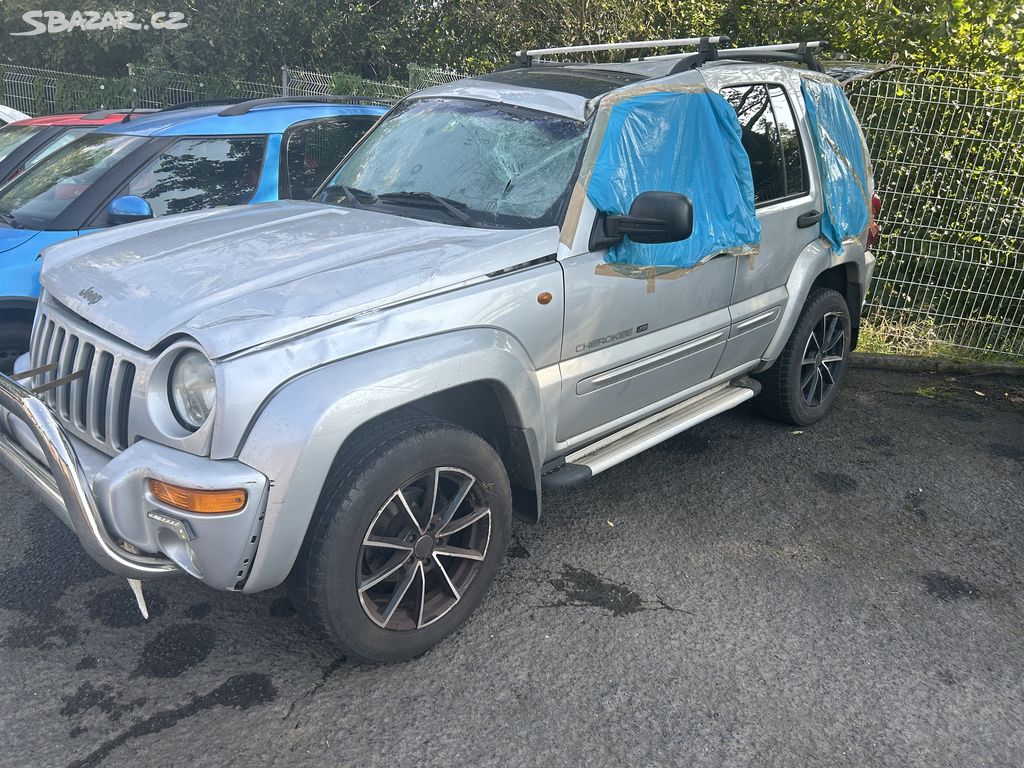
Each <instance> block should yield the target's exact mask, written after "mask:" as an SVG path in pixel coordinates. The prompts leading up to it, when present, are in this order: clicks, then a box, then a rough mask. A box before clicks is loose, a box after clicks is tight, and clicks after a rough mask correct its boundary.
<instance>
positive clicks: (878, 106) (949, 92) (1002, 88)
mask: <svg viewBox="0 0 1024 768" xmlns="http://www.w3.org/2000/svg"><path fill="white" fill-rule="evenodd" d="M847 92H848V93H849V95H850V100H851V102H852V104H853V106H854V109H855V110H856V111H857V113H858V115H859V117H860V119H861V122H862V125H863V127H864V132H865V135H866V137H867V141H868V145H869V146H870V149H871V154H872V157H873V158H874V163H875V182H876V188H877V192H878V195H879V196H880V197H881V198H882V203H883V208H882V215H881V217H880V224H881V228H882V238H881V240H880V242H879V244H878V246H877V247H876V255H877V257H878V266H877V269H876V273H875V282H874V287H873V288H872V291H871V295H870V296H869V298H868V307H867V311H868V315H867V317H868V320H869V323H870V325H871V328H872V329H873V331H874V333H875V334H876V337H877V340H878V341H879V342H880V346H881V348H883V349H891V350H895V351H905V352H910V353H926V354H940V355H950V354H953V355H956V354H968V355H973V356H978V355H981V356H987V355H992V356H997V357H1009V358H1024V229H1022V227H1024V81H1022V80H1021V79H1017V78H1011V77H1000V76H993V75H992V74H991V73H983V72H969V71H961V70H950V69H918V68H909V67H894V68H890V69H887V70H885V71H883V72H880V73H879V74H877V75H875V76H873V77H869V78H865V79H860V80H856V81H852V82H850V83H848V84H847Z"/></svg>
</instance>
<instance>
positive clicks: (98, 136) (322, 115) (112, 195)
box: [0, 97, 387, 372]
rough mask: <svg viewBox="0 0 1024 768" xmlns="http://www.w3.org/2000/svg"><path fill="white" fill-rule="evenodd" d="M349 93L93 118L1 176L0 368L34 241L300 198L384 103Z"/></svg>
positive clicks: (24, 309) (24, 299) (21, 345)
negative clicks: (108, 121)
mask: <svg viewBox="0 0 1024 768" xmlns="http://www.w3.org/2000/svg"><path fill="white" fill-rule="evenodd" d="M351 101H352V100H351V99H346V103H332V102H331V101H330V100H329V99H316V100H314V99H311V98H308V97H297V98H295V97H280V98H271V99H256V100H252V101H244V102H238V103H231V104H228V105H225V104H223V103H221V104H217V105H211V106H203V107H194V108H189V109H175V108H172V109H169V110H164V111H162V112H158V113H156V114H152V115H146V116H143V117H136V118H135V119H133V120H131V122H127V123H125V124H116V125H108V126H104V127H102V128H98V129H96V130H95V131H92V132H91V133H89V134H87V135H85V136H82V137H81V138H79V139H76V140H75V141H73V142H72V143H70V144H68V145H67V146H65V147H64V148H62V149H60V150H59V151H57V152H55V153H54V154H52V155H51V156H50V157H48V158H46V159H45V160H43V161H42V162H40V163H39V164H37V165H35V166H33V167H32V168H31V169H29V170H27V171H26V172H25V173H23V174H22V175H20V176H18V177H17V178H15V179H14V180H13V181H11V182H10V183H8V184H7V185H5V186H3V187H0V372H8V371H10V370H11V367H12V366H13V364H14V359H15V358H16V357H17V356H18V355H20V354H21V353H22V352H24V351H25V350H26V349H27V348H28V337H29V333H30V331H31V325H32V318H33V315H34V313H35V303H36V299H37V298H38V296H39V259H38V257H39V253H40V251H42V249H43V248H45V247H47V246H49V245H53V244H54V243H58V242H61V241H62V240H67V239H69V238H72V237H78V236H80V235H85V234H88V233H90V232H95V231H97V230H100V229H103V228H105V227H110V226H115V225H117V224H126V223H128V222H132V221H139V220H141V219H148V218H151V217H153V216H166V215H169V214H174V213H185V212H187V211H196V210H200V209H203V208H213V207H216V206H222V205H244V204H246V203H265V202H271V201H274V200H278V199H285V198H292V199H306V198H308V197H309V196H310V195H312V193H313V192H314V191H315V190H316V189H317V187H319V186H320V183H321V182H322V181H323V180H324V178H326V176H327V174H328V173H330V171H331V170H332V169H333V168H334V167H335V166H336V165H337V164H338V162H339V161H340V160H341V158H342V157H343V156H344V155H345V154H346V153H347V152H348V150H349V149H351V147H352V145H353V144H355V143H356V141H358V140H359V139H360V138H361V137H362V136H363V134H364V133H366V131H367V130H369V129H370V127H371V126H372V125H373V124H374V123H375V122H376V121H377V120H378V118H379V117H380V116H381V115H382V114H384V112H385V111H387V110H386V108H385V107H382V106H378V105H372V104H353V103H350V102H351Z"/></svg>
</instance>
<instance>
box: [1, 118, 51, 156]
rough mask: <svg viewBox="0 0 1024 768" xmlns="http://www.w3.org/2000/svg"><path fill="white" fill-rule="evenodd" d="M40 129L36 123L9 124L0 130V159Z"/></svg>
mask: <svg viewBox="0 0 1024 768" xmlns="http://www.w3.org/2000/svg"><path fill="white" fill-rule="evenodd" d="M41 130H43V129H42V127H41V126H37V125H9V126H7V127H6V128H4V129H3V130H0V160H3V159H4V158H5V157H7V156H8V155H9V154H11V152H13V151H14V150H15V149H17V148H18V147H19V146H21V145H22V144H24V143H25V142H26V141H28V140H29V139H31V138H32V137H33V136H35V135H36V134H37V133H39V132H40V131H41Z"/></svg>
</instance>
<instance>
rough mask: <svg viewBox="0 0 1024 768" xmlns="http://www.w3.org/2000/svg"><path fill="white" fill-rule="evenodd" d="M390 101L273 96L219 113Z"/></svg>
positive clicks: (367, 97)
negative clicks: (272, 106) (263, 108)
mask: <svg viewBox="0 0 1024 768" xmlns="http://www.w3.org/2000/svg"><path fill="white" fill-rule="evenodd" d="M388 102H389V100H388V99H380V98H375V97H373V96H271V97H269V98H266V99H249V100H248V101H242V102H239V103H237V104H232V105H231V106H229V107H228V108H227V109H224V110H222V111H220V112H218V113H217V114H218V115H219V116H220V117H237V116H239V115H247V114H249V113H250V112H251V111H252V110H254V109H256V108H257V107H265V106H269V105H272V104H364V103H365V104H381V103H388Z"/></svg>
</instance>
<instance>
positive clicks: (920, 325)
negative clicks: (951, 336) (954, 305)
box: [857, 318, 1024, 365]
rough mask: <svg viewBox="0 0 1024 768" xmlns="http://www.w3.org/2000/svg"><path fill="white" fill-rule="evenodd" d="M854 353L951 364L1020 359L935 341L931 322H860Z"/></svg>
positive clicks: (1019, 361)
mask: <svg viewBox="0 0 1024 768" xmlns="http://www.w3.org/2000/svg"><path fill="white" fill-rule="evenodd" d="M857 351H858V352H866V353H869V354H876V355H911V356H914V357H939V358H943V359H945V360H952V361H954V362H967V361H972V362H985V363H1016V364H1018V365H1024V357H1021V356H1017V355H1013V354H1011V353H1001V352H995V351H991V350H980V349H970V348H968V347H961V346H958V345H956V344H954V343H952V342H950V341H946V340H944V339H941V338H939V336H938V334H937V333H936V330H935V324H934V322H932V321H931V320H920V321H916V322H912V323H899V322H895V321H892V320H886V319H879V318H865V319H863V320H861V326H860V335H859V337H858V340H857Z"/></svg>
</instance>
